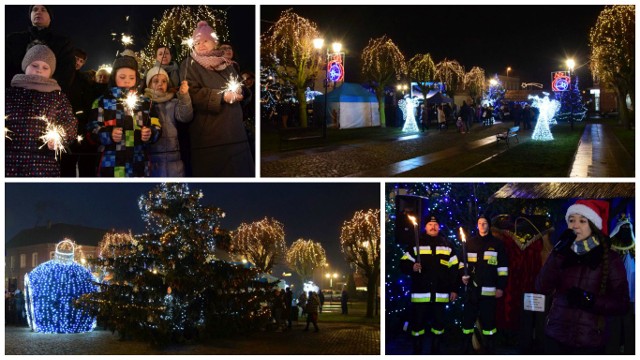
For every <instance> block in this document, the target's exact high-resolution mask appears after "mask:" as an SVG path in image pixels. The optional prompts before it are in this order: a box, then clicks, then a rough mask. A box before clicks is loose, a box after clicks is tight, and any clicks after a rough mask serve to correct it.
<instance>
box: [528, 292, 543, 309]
mask: <svg viewBox="0 0 640 360" xmlns="http://www.w3.org/2000/svg"><path fill="white" fill-rule="evenodd" d="M544 298H545V296H544V295H542V294H533V293H524V309H525V310H528V311H538V312H544Z"/></svg>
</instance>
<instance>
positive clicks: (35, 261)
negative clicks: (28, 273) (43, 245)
mask: <svg viewBox="0 0 640 360" xmlns="http://www.w3.org/2000/svg"><path fill="white" fill-rule="evenodd" d="M36 266H38V253H37V252H34V253H33V254H31V267H36Z"/></svg>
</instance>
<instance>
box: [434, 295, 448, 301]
mask: <svg viewBox="0 0 640 360" xmlns="http://www.w3.org/2000/svg"><path fill="white" fill-rule="evenodd" d="M436 302H437V303H443V302H449V294H448V293H436Z"/></svg>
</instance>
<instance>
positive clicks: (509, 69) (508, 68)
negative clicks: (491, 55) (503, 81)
mask: <svg viewBox="0 0 640 360" xmlns="http://www.w3.org/2000/svg"><path fill="white" fill-rule="evenodd" d="M509 71H511V66H509V67H507V77H509Z"/></svg>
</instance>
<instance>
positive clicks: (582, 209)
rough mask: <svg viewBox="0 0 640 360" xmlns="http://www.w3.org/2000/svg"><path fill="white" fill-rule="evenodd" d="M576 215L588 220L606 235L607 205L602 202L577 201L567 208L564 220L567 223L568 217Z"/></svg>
mask: <svg viewBox="0 0 640 360" xmlns="http://www.w3.org/2000/svg"><path fill="white" fill-rule="evenodd" d="M573 214H578V215H582V216H584V217H586V218H587V219H589V220H590V221H591V222H592V223H593V224H594V225H595V226H596V227H597V228H598V229H600V230H601V231H602V233H603V234H605V235H608V231H607V222H608V221H609V203H608V202H606V201H604V200H578V201H576V203H575V204H573V205H571V206H569V208H568V209H567V214H566V215H565V220H566V221H567V223H569V216H570V215H573Z"/></svg>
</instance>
